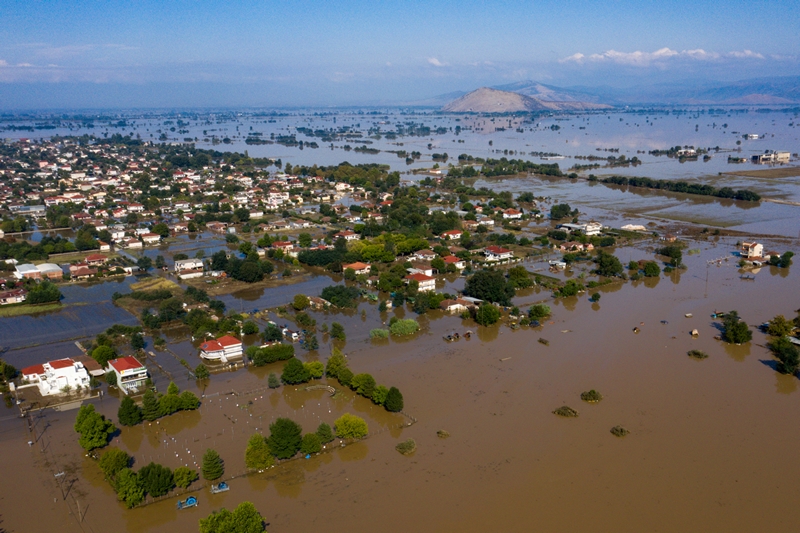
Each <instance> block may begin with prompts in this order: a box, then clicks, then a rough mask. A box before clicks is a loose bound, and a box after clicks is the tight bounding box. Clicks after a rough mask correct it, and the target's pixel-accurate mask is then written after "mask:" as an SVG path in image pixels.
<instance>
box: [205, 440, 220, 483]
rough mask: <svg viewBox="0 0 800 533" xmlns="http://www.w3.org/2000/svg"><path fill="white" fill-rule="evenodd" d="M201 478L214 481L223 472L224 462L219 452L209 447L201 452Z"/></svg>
mask: <svg viewBox="0 0 800 533" xmlns="http://www.w3.org/2000/svg"><path fill="white" fill-rule="evenodd" d="M202 470H203V479H207V480H208V481H214V480H215V479H219V478H221V477H222V474H224V473H225V464H224V463H223V462H222V458H221V457H220V456H219V454H218V453H217V452H216V451H214V450H212V449H211V448H209V449H208V450H206V453H204V454H203V469H202Z"/></svg>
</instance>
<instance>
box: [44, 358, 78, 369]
mask: <svg viewBox="0 0 800 533" xmlns="http://www.w3.org/2000/svg"><path fill="white" fill-rule="evenodd" d="M74 364H75V361H73V360H72V359H57V360H56V361H50V366H51V367H52V368H53V369H57V368H69V367H71V366H72V365H74Z"/></svg>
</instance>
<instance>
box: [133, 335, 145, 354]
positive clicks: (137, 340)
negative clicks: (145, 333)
mask: <svg viewBox="0 0 800 533" xmlns="http://www.w3.org/2000/svg"><path fill="white" fill-rule="evenodd" d="M144 346H145V343H144V337H142V334H141V333H134V334H133V335H131V348H133V349H134V350H141V349H143V348H144Z"/></svg>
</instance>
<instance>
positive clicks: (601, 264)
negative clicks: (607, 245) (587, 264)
mask: <svg viewBox="0 0 800 533" xmlns="http://www.w3.org/2000/svg"><path fill="white" fill-rule="evenodd" d="M594 261H595V263H597V269H596V270H595V272H597V274H598V275H600V276H605V277H613V276H619V275H620V274H622V271H623V268H622V263H621V262H620V260H619V259H617V257H616V256H615V255H612V254H610V253H608V252H606V251H605V250H598V251H597V257H595V259H594Z"/></svg>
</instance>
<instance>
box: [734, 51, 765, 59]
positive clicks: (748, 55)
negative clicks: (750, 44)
mask: <svg viewBox="0 0 800 533" xmlns="http://www.w3.org/2000/svg"><path fill="white" fill-rule="evenodd" d="M728 56H730V57H735V58H737V59H764V56H763V55H761V54H759V53H758V52H753V51H752V50H742V51H741V52H740V51H736V50H734V51H733V52H728Z"/></svg>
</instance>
